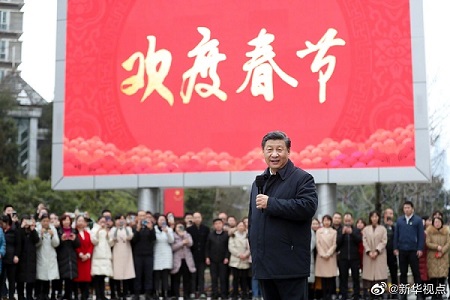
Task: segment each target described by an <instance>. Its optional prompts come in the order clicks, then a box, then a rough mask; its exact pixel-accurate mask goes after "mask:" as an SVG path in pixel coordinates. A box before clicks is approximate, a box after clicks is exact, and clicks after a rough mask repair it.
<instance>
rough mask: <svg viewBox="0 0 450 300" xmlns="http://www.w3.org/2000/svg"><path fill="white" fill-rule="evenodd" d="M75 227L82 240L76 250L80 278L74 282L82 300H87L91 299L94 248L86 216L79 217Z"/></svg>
mask: <svg viewBox="0 0 450 300" xmlns="http://www.w3.org/2000/svg"><path fill="white" fill-rule="evenodd" d="M75 225H76V231H77V237H78V239H79V240H80V247H78V248H77V249H76V252H77V268H78V276H77V277H76V278H75V279H74V282H76V283H77V289H79V291H80V296H81V300H87V299H88V297H89V283H90V282H91V281H92V277H91V266H92V260H91V258H92V252H93V251H94V246H93V245H92V242H91V235H90V234H89V231H88V220H87V218H86V217H85V215H78V216H77V218H76V220H75ZM77 298H80V297H77Z"/></svg>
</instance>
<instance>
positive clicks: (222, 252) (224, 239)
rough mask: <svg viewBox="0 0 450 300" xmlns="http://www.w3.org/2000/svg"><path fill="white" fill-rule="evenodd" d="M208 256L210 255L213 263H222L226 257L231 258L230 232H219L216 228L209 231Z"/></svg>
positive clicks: (207, 241) (206, 252)
mask: <svg viewBox="0 0 450 300" xmlns="http://www.w3.org/2000/svg"><path fill="white" fill-rule="evenodd" d="M205 250H206V251H205V254H206V257H208V258H209V259H210V260H211V262H212V263H221V262H223V260H224V259H225V258H228V259H229V258H230V252H229V251H228V233H227V232H225V231H222V232H221V233H217V232H216V231H215V230H213V231H212V232H210V233H209V235H208V239H207V240H206V249H205Z"/></svg>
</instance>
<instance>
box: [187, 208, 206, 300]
mask: <svg viewBox="0 0 450 300" xmlns="http://www.w3.org/2000/svg"><path fill="white" fill-rule="evenodd" d="M202 221H203V218H202V214H201V213H199V212H195V213H194V215H193V222H194V225H192V226H190V227H188V228H187V229H186V230H187V232H189V234H190V235H191V236H192V242H193V244H192V247H191V251H192V256H193V257H194V262H195V268H196V269H197V271H196V272H195V274H194V275H193V276H192V287H191V291H192V292H193V293H194V292H198V294H199V296H200V298H202V299H206V294H205V269H206V262H205V259H206V255H205V247H206V240H207V239H208V235H209V228H208V227H207V226H205V225H203V224H202ZM191 298H194V295H191Z"/></svg>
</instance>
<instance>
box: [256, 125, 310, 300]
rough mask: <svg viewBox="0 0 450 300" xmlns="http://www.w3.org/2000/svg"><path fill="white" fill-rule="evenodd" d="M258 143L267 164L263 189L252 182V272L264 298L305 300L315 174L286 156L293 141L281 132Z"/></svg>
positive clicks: (270, 134)
mask: <svg viewBox="0 0 450 300" xmlns="http://www.w3.org/2000/svg"><path fill="white" fill-rule="evenodd" d="M261 146H262V149H263V153H264V159H265V161H266V163H267V166H268V168H267V169H266V170H265V171H264V173H263V175H262V176H263V179H264V182H263V183H264V186H263V187H262V191H261V192H259V191H258V190H259V188H258V187H257V186H256V182H254V183H253V186H252V191H251V194H250V207H249V241H250V250H251V254H252V269H253V275H254V276H255V278H256V279H258V280H259V282H260V284H261V289H262V292H263V297H264V299H265V300H272V299H305V300H306V299H308V276H309V274H310V261H311V255H310V253H311V249H310V243H311V219H312V217H313V216H314V214H315V213H316V210H317V205H318V200H317V192H316V186H315V183H314V178H313V177H312V176H311V175H310V174H309V173H307V172H305V171H303V170H302V169H300V168H297V167H295V166H294V164H293V163H292V161H291V160H290V159H289V154H290V149H291V140H290V139H289V137H287V136H286V134H285V133H284V132H281V131H273V132H269V133H268V134H266V135H265V136H264V137H263V140H262V143H261Z"/></svg>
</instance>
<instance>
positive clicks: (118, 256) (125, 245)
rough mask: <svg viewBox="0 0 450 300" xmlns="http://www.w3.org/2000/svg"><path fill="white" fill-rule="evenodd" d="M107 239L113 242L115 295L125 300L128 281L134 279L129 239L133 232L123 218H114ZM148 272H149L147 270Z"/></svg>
mask: <svg viewBox="0 0 450 300" xmlns="http://www.w3.org/2000/svg"><path fill="white" fill-rule="evenodd" d="M108 236H109V239H110V240H112V241H113V243H114V246H113V277H114V280H117V286H116V287H117V293H118V296H120V297H122V300H125V299H126V291H127V289H128V288H127V282H128V279H132V278H135V277H136V273H135V271H134V261H133V252H132V249H131V239H132V238H133V230H132V228H131V227H129V226H128V224H127V222H126V219H125V216H124V215H118V216H116V217H115V226H114V227H113V228H111V230H110V232H109V234H108ZM149 272H151V271H150V270H149Z"/></svg>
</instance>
